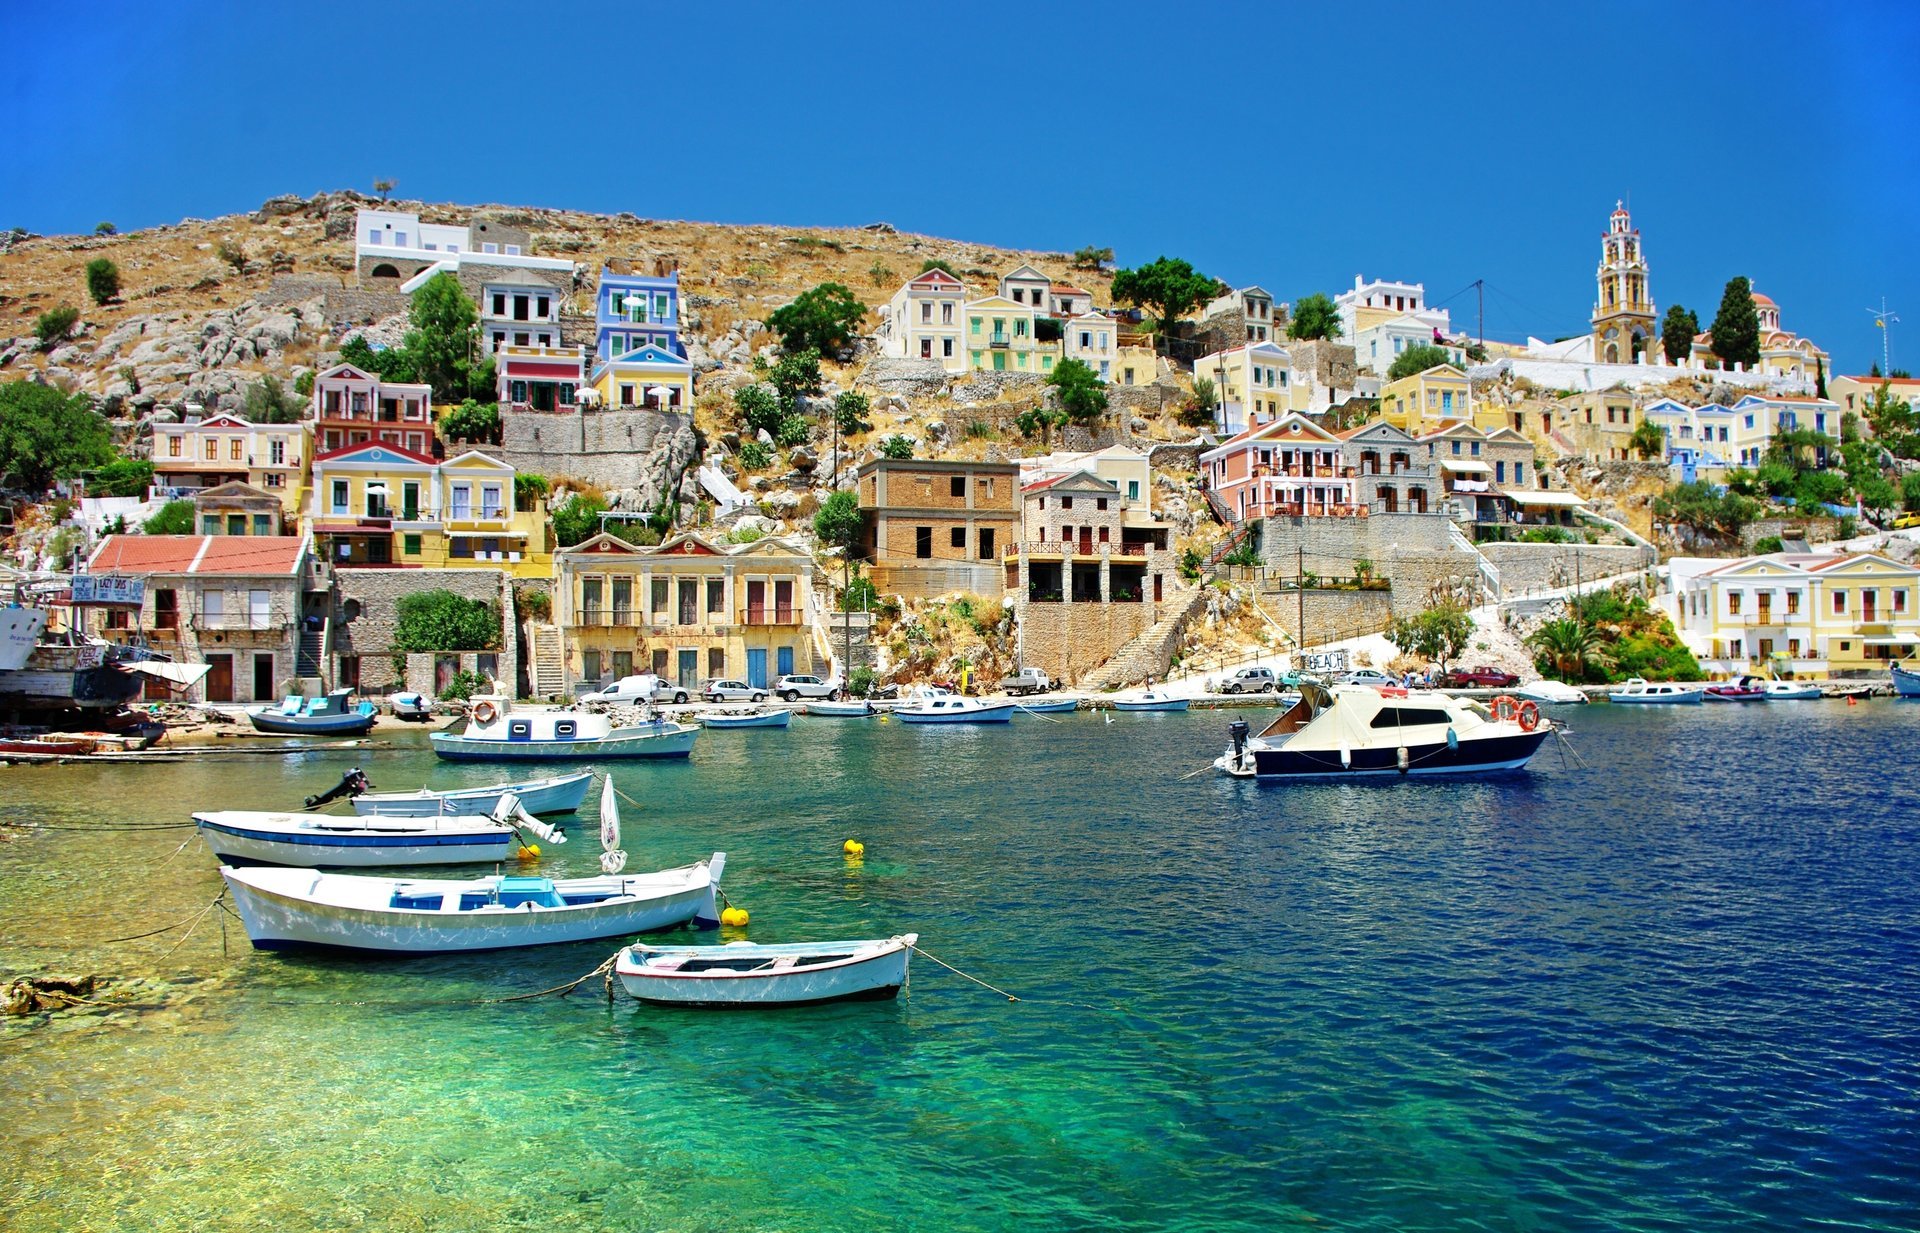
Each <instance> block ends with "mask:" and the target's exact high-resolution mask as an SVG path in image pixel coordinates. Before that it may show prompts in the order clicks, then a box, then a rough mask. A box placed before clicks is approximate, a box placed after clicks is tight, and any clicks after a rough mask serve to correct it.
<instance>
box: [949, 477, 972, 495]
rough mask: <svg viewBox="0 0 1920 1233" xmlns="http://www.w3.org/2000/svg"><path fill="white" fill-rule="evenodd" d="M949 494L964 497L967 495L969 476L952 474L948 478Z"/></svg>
mask: <svg viewBox="0 0 1920 1233" xmlns="http://www.w3.org/2000/svg"><path fill="white" fill-rule="evenodd" d="M947 495H948V496H950V497H962V498H964V497H965V496H966V495H967V477H966V476H964V475H955V476H951V477H950V478H949V479H948V480H947Z"/></svg>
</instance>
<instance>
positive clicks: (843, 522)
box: [813, 488, 861, 553]
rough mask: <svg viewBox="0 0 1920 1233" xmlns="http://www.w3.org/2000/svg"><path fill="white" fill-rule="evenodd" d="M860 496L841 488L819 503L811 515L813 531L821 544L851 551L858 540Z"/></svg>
mask: <svg viewBox="0 0 1920 1233" xmlns="http://www.w3.org/2000/svg"><path fill="white" fill-rule="evenodd" d="M860 526H861V516H860V498H859V496H858V495H856V494H855V493H854V492H853V491H852V490H851V489H847V488H842V489H839V490H837V491H836V492H834V493H833V494H832V495H830V496H829V497H828V498H827V499H826V500H825V501H824V502H822V503H821V505H820V509H819V512H818V513H816V514H814V516H813V533H814V536H815V537H816V538H818V539H819V541H820V542H821V543H823V544H826V545H829V546H831V547H834V548H838V549H840V550H841V551H843V552H848V553H851V552H852V551H853V548H854V546H855V545H857V544H858V543H859V542H860Z"/></svg>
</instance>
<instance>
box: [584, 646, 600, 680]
mask: <svg viewBox="0 0 1920 1233" xmlns="http://www.w3.org/2000/svg"><path fill="white" fill-rule="evenodd" d="M580 675H581V676H582V677H583V678H584V679H586V680H589V681H598V680H599V679H600V652H598V651H582V652H580Z"/></svg>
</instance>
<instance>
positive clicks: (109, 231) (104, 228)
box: [93, 223, 120, 235]
mask: <svg viewBox="0 0 1920 1233" xmlns="http://www.w3.org/2000/svg"><path fill="white" fill-rule="evenodd" d="M93 234H95V235H119V234H120V228H118V227H116V226H114V225H113V224H112V223H95V224H94V225H93Z"/></svg>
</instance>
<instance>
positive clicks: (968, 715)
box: [893, 702, 1013, 724]
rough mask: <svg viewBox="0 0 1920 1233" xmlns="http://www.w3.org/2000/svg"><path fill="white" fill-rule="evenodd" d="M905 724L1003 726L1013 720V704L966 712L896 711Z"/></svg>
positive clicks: (896, 716)
mask: <svg viewBox="0 0 1920 1233" xmlns="http://www.w3.org/2000/svg"><path fill="white" fill-rule="evenodd" d="M893 717H894V718H895V719H897V720H899V721H900V722H901V723H903V724H1003V723H1007V722H1009V721H1010V720H1012V719H1013V703H1011V702H1009V703H1007V704H1005V705H1004V706H983V707H981V708H980V709H979V710H966V711H909V710H902V711H895V712H894V713H893Z"/></svg>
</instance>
